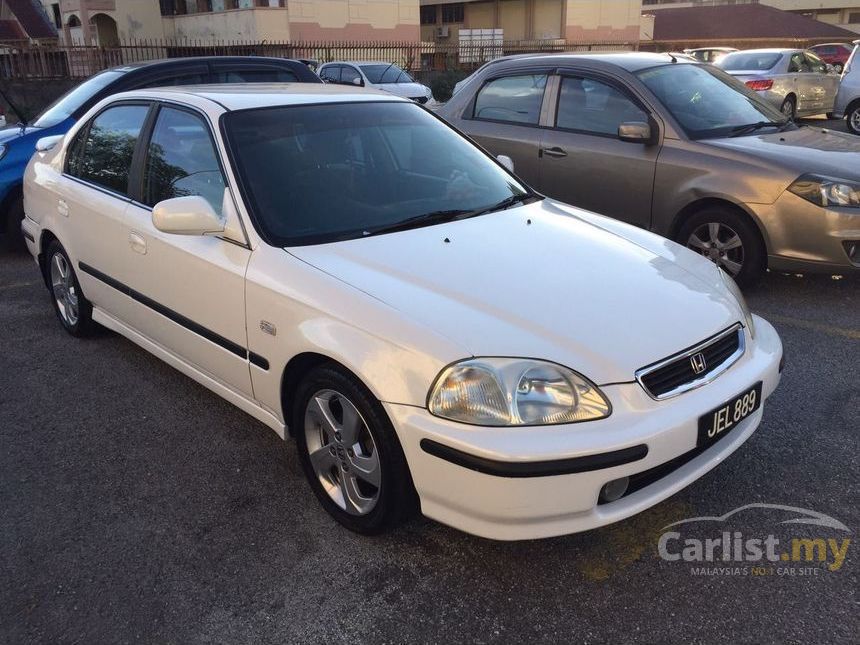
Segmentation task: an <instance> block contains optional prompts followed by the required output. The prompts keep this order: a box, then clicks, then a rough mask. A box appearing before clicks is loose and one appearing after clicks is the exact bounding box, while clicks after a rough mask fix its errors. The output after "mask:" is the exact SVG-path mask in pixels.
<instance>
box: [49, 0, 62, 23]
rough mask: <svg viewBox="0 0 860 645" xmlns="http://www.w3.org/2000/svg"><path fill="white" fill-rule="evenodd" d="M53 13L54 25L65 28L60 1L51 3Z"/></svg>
mask: <svg viewBox="0 0 860 645" xmlns="http://www.w3.org/2000/svg"><path fill="white" fill-rule="evenodd" d="M51 13H52V15H53V18H54V26H55V27H56V28H57V29H62V28H63V16H62V14H60V5H59V3H56V2H55V3H54V4H52V5H51Z"/></svg>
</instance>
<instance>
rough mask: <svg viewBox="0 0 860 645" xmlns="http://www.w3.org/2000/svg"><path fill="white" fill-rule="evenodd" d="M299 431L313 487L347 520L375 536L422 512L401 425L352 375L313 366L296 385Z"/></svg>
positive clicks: (301, 451) (357, 529) (345, 522)
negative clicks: (395, 423) (398, 429)
mask: <svg viewBox="0 0 860 645" xmlns="http://www.w3.org/2000/svg"><path fill="white" fill-rule="evenodd" d="M350 421H353V422H352V423H350ZM292 428H293V433H292V434H293V436H294V437H295V439H296V444H297V447H298V454H299V460H300V461H301V465H302V470H303V471H304V473H305V476H306V477H307V480H308V482H309V484H310V486H311V489H312V490H313V492H314V494H315V495H316V497H317V499H318V500H319V501H320V504H322V506H323V508H325V510H326V511H328V513H329V514H330V515H331V516H332V517H333V518H334V519H335V520H337V521H338V522H339V523H340V524H342V525H343V526H345V527H346V528H348V529H350V530H351V531H355V532H356V533H362V534H365V535H372V534H377V533H382V532H383V531H385V530H387V529H389V528H391V527H393V526H396V525H397V524H398V523H399V522H400V521H402V520H403V519H405V518H407V517H408V516H410V515H412V514H413V513H414V511H415V510H416V508H417V506H418V496H417V494H416V493H415V488H414V486H413V484H412V476H411V475H410V473H409V466H408V465H407V463H406V457H405V456H404V454H403V449H402V447H401V446H400V441H399V440H398V438H397V435H396V433H395V431H394V427H393V426H392V425H391V421H390V420H389V418H388V415H387V414H386V413H385V410H384V409H383V407H382V404H381V403H380V402H379V401H378V400H377V399H376V398H375V397H374V396H373V394H371V392H370V391H369V390H368V389H367V388H366V387H365V386H364V384H362V383H361V382H360V381H359V380H358V379H357V378H356V377H355V376H353V375H352V374H351V373H350V372H348V371H347V370H345V369H343V368H341V367H340V366H338V365H336V364H334V363H326V364H323V365H320V366H318V367H315V368H314V369H312V370H311V371H310V372H309V373H308V374H307V376H306V377H305V378H304V379H303V381H302V382H301V384H300V385H299V386H298V388H297V390H296V394H295V399H294V404H293V418H292Z"/></svg>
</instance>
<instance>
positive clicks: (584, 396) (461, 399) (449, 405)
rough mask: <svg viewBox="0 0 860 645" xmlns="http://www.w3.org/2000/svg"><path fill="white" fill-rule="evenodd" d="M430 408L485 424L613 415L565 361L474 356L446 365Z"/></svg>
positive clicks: (553, 421) (524, 423)
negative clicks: (564, 365) (560, 363)
mask: <svg viewBox="0 0 860 645" xmlns="http://www.w3.org/2000/svg"><path fill="white" fill-rule="evenodd" d="M428 407H429V409H430V412H431V413H432V414H434V415H436V416H438V417H443V418H445V419H451V420H452V421H461V422H463V423H471V424H474V425H481V426H533V425H550V424H557V423H576V422H578V421H591V420H593V419H602V418H604V417H607V416H609V414H610V412H611V407H610V405H609V401H608V400H607V399H606V397H604V396H603V394H602V393H601V392H600V390H599V389H597V386H596V385H594V384H593V383H592V382H591V381H589V380H588V379H586V378H585V377H584V376H582V375H580V374H577V373H576V372H574V371H573V370H570V369H568V368H566V367H563V366H562V365H557V364H555V363H550V362H546V361H535V360H531V359H518V358H475V359H469V360H466V361H462V362H460V363H456V364H454V365H451V366H449V367H447V368H446V369H445V370H443V372H442V373H441V374H440V375H439V377H438V378H437V379H436V383H435V385H434V386H433V389H432V390H431V391H430V397H429V405H428Z"/></svg>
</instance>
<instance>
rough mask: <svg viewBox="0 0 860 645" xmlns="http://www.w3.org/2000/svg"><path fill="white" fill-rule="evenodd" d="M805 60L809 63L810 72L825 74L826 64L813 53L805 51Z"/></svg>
mask: <svg viewBox="0 0 860 645" xmlns="http://www.w3.org/2000/svg"><path fill="white" fill-rule="evenodd" d="M806 61H807V63H808V65H809V70H808V71H810V72H815V73H816V74H826V73H827V64H826V63H825V62H824V61H823V60H821V59H820V58H819V57H818V56H816V55H815V54H812V53H810V52H807V53H806Z"/></svg>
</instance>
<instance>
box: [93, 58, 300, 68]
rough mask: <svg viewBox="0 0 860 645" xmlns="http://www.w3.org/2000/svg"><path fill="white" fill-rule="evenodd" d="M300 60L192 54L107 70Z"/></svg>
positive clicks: (284, 62)
mask: <svg viewBox="0 0 860 645" xmlns="http://www.w3.org/2000/svg"><path fill="white" fill-rule="evenodd" d="M298 62H300V61H297V60H293V59H290V58H273V57H271V56H190V57H186V58H159V59H156V60H146V61H139V62H137V63H126V64H125V65H117V66H116V67H111V68H109V69H107V70H105V71H110V72H131V71H134V70H138V69H144V68H151V67H162V66H163V67H173V66H185V65H193V64H194V63H244V64H249V63H254V64H257V63H263V64H269V65H278V66H285V65H289V64H290V63H298Z"/></svg>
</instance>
